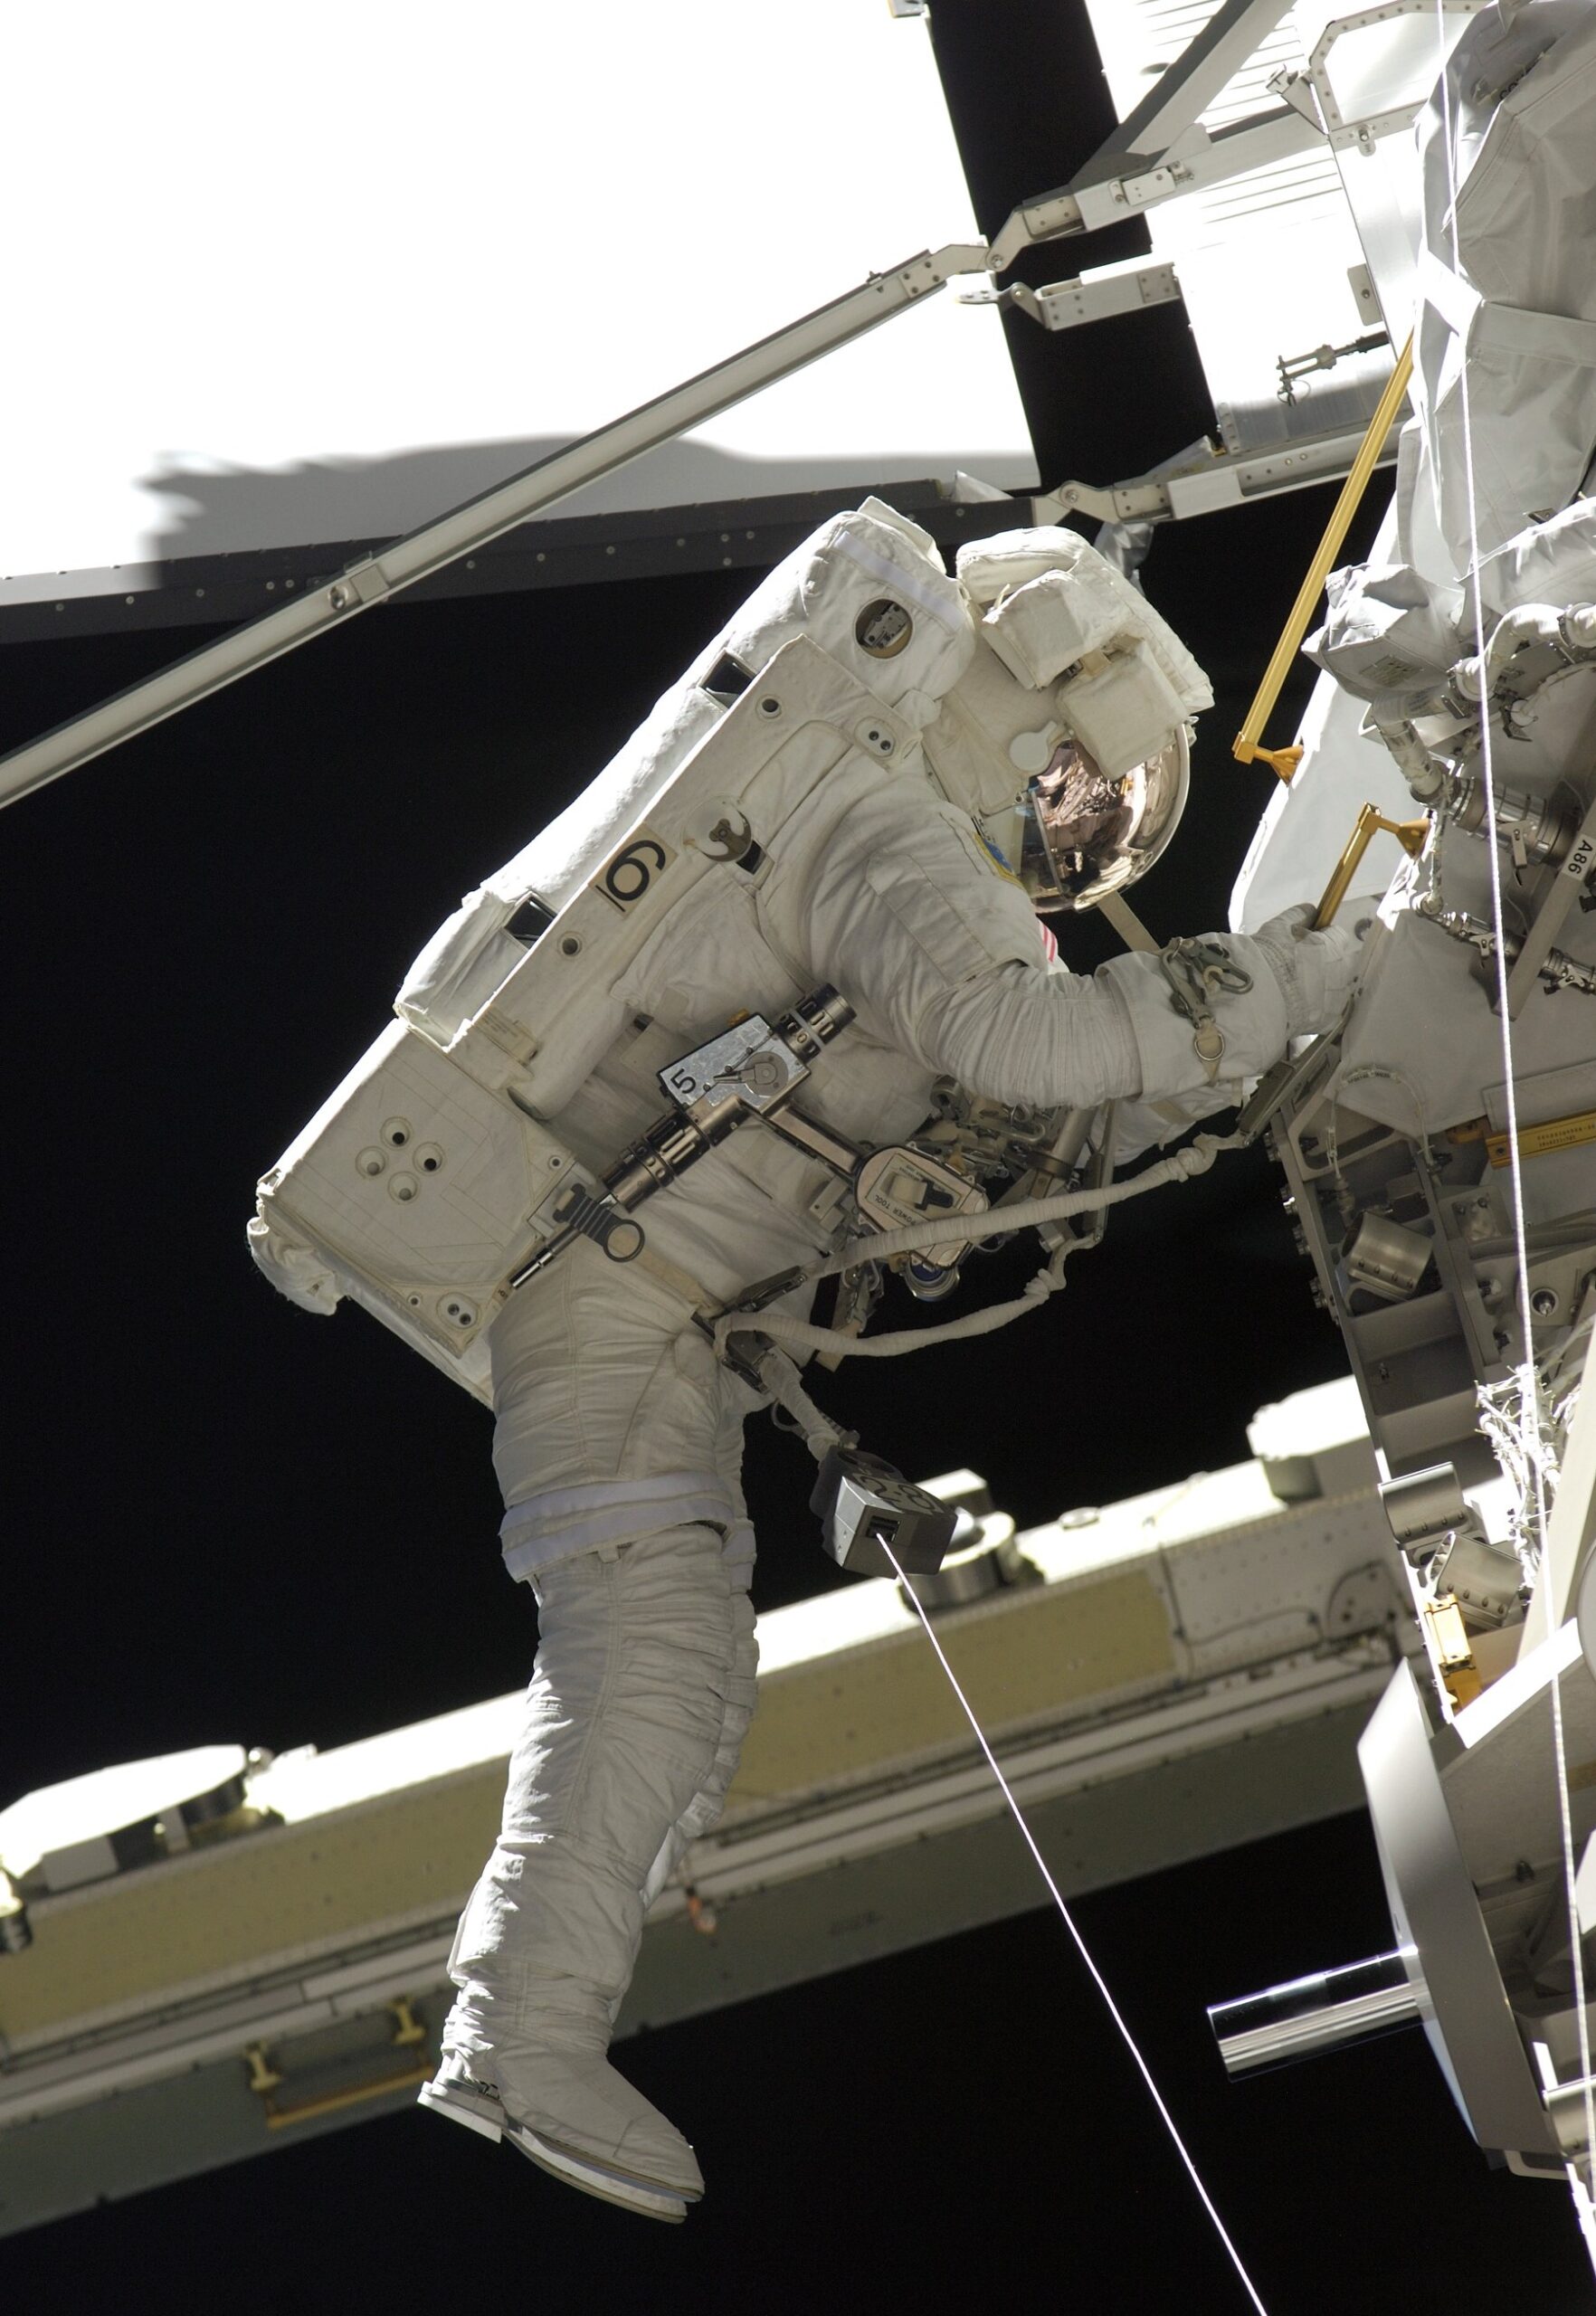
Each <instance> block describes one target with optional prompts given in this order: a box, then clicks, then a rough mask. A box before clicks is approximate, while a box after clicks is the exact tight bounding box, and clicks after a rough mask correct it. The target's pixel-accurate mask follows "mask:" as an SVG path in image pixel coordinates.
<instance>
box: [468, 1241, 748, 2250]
mask: <svg viewBox="0 0 1596 2316" xmlns="http://www.w3.org/2000/svg"><path fill="white" fill-rule="evenodd" d="M552 1284H553V1282H551V1285H552ZM683 1318H684V1315H683V1313H682V1312H681V1310H680V1307H679V1305H677V1304H676V1303H675V1302H674V1299H673V1298H671V1297H670V1296H667V1295H665V1294H663V1292H661V1291H658V1290H654V1291H651V1292H650V1293H640V1291H639V1284H638V1283H636V1282H626V1283H625V1284H624V1285H623V1286H622V1284H621V1283H619V1282H616V1281H615V1279H614V1275H613V1272H608V1273H605V1272H600V1273H599V1274H598V1275H597V1276H596V1277H594V1276H593V1275H592V1274H591V1271H590V1272H589V1274H588V1276H587V1277H586V1278H585V1279H584V1277H583V1276H582V1275H581V1273H580V1270H579V1267H578V1265H576V1264H573V1266H572V1276H571V1277H570V1278H569V1279H568V1280H567V1281H566V1282H565V1286H564V1290H563V1292H562V1293H561V1294H559V1295H556V1296H548V1297H547V1298H546V1300H545V1302H544V1303H543V1304H542V1305H540V1306H538V1307H537V1308H532V1307H530V1306H528V1308H527V1310H526V1311H525V1312H522V1313H519V1314H518V1315H517V1317H516V1319H515V1322H514V1324H512V1326H511V1327H510V1328H509V1329H508V1330H507V1339H506V1343H505V1346H504V1355H503V1356H502V1357H500V1356H499V1344H498V1343H496V1346H495V1352H496V1373H499V1374H500V1375H501V1376H502V1378H503V1389H502V1391H501V1394H500V1417H501V1435H502V1436H501V1439H500V1442H499V1450H500V1453H499V1461H500V1469H501V1475H503V1476H506V1477H507V1478H508V1480H509V1482H510V1486H511V1488H513V1486H514V1484H515V1477H516V1473H517V1470H518V1469H519V1470H520V1471H522V1472H525V1473H527V1474H531V1473H534V1472H535V1473H536V1476H537V1477H538V1478H539V1479H540V1480H543V1481H545V1482H546V1483H553V1485H545V1487H544V1488H543V1489H542V1491H541V1493H540V1494H539V1495H537V1496H536V1497H535V1498H533V1499H532V1510H533V1512H534V1513H535V1514H536V1513H537V1509H538V1506H539V1505H544V1506H550V1507H552V1509H551V1510H550V1511H549V1513H548V1515H547V1518H546V1520H545V1522H544V1523H543V1524H544V1528H545V1533H544V1534H543V1535H542V1537H541V1539H539V1540H537V1541H535V1542H534V1545H533V1547H532V1549H533V1550H534V1551H536V1550H537V1549H539V1546H541V1548H542V1549H545V1550H554V1551H559V1550H560V1548H561V1545H562V1542H568V1541H569V1539H570V1537H571V1536H573V1535H583V1536H585V1535H586V1534H589V1533H592V1532H593V1531H594V1529H595V1528H600V1527H603V1525H604V1524H605V1523H606V1521H607V1522H608V1523H609V1524H610V1525H611V1526H612V1527H614V1528H615V1529H617V1530H618V1533H615V1534H614V1535H613V1536H611V1537H610V1538H609V1539H608V1540H606V1541H604V1542H591V1543H586V1544H585V1545H584V1546H579V1547H578V1548H577V1549H576V1550H575V1551H568V1550H567V1551H565V1552H563V1555H562V1556H561V1557H558V1558H556V1559H554V1560H551V1561H544V1562H541V1563H539V1564H535V1565H533V1566H532V1567H530V1568H528V1569H527V1570H526V1571H524V1572H526V1573H527V1575H528V1576H529V1578H530V1580H531V1581H532V1582H533V1585H534V1588H535V1590H536V1592H537V1599H538V1604H539V1619H540V1629H541V1645H540V1647H539V1650H538V1656H537V1668H536V1671H535V1674H534V1678H533V1682H532V1685H531V1688H530V1690H529V1692H528V1696H527V1714H526V1719H525V1723H524V1726H523V1730H522V1733H521V1737H520V1740H519V1742H518V1745H517V1748H516V1751H515V1753H514V1755H513V1757H512V1760H511V1763H510V1774H509V1780H508V1790H507V1794H506V1800H505V1811H504V1820H503V1827H502V1831H501V1834H500V1837H499V1843H498V1844H497V1846H496V1847H495V1850H494V1853H493V1856H492V1857H491V1858H490V1860H489V1865H488V1867H487V1869H486V1871H485V1873H484V1875H483V1876H482V1879H481V1881H480V1883H479V1884H478V1887H477V1889H476V1891H475V1893H474V1894H473V1895H472V1898H471V1900H470V1904H469V1905H468V1907H467V1909H466V1913H465V1915H464V1916H463V1918H462V1920H461V1929H460V1933H459V1936H458V1938H457V1940H456V1944H455V1951H454V1955H453V1957H452V1958H451V1975H452V1977H453V1978H454V1979H455V1982H456V1984H457V1985H458V1986H459V1987H460V1989H461V1994H460V1998H459V1999H458V2001H457V2002H456V2004H455V2006H454V2009H453V2011H452V2012H451V2017H450V2021H449V2024H448V2026H447V2028H446V2030H445V2035H444V2063H443V2065H442V2067H441V2069H440V2072H439V2075H438V2077H437V2079H436V2080H435V2082H434V2083H433V2084H432V2085H431V2086H429V2089H428V2091H427V2092H425V2093H423V2100H424V2102H425V2103H427V2104H429V2105H432V2106H439V2107H442V2109H443V2111H444V2112H448V2113H450V2114H451V2115H453V2116H454V2117H455V2119H456V2120H459V2121H467V2122H471V2123H472V2124H473V2125H474V2127H475V2128H477V2129H479V2130H481V2131H485V2132H486V2133H487V2134H488V2135H489V2136H498V2135H499V2131H500V2130H501V2129H502V2131H504V2132H505V2133H506V2134H507V2135H508V2136H509V2137H510V2138H511V2139H512V2140H513V2141H514V2142H515V2144H517V2145H518V2146H519V2147H520V2148H521V2149H522V2150H523V2151H524V2152H526V2153H527V2154H529V2155H531V2156H532V2157H533V2159H535V2160H537V2161H539V2162H541V2163H543V2164H544V2165H545V2166H546V2168H547V2169H552V2170H555V2171H556V2172H557V2173H558V2174H559V2175H560V2176H562V2177H565V2178H567V2179H570V2180H571V2181H572V2183H573V2184H575V2185H578V2186H581V2187H584V2188H586V2189H587V2190H588V2191H589V2192H590V2193H594V2194H599V2195H604V2196H608V2197H611V2198H612V2199H613V2200H617V2201H621V2202H624V2203H628V2204H630V2205H632V2207H634V2208H637V2209H641V2210H644V2211H648V2212H651V2214H652V2215H653V2216H657V2217H661V2218H679V2217H680V2216H682V2213H683V2210H684V2208H685V2202H686V2200H687V2199H689V2198H690V2197H694V2196H696V2195H698V2193H700V2192H701V2190H702V2180H701V2178H700V2176H699V2173H698V2166H697V2164H696V2162H695V2161H694V2159H693V2155H692V2151H691V2150H690V2148H689V2146H688V2143H687V2141H686V2140H684V2139H682V2138H681V2136H680V2134H679V2132H677V2131H675V2129H674V2128H673V2126H672V2125H671V2124H670V2123H669V2122H668V2121H666V2119H665V2118H664V2117H663V2116H662V2115H660V2113H659V2112H657V2111H656V2110H655V2109H654V2108H652V2107H651V2105H650V2104H649V2102H647V2101H646V2100H644V2099H643V2098H642V2096H641V2093H638V2092H636V2091H634V2090H633V2089H632V2086H631V2085H630V2084H628V2083H625V2082H624V2080H623V2079H622V2077H621V2076H620V2075H619V2074H616V2073H615V2071H614V2070H613V2068H612V2067H611V2066H610V2065H609V2064H608V2063H607V2061H606V2059H605V2055H604V2054H605V2051H606V2049H607V2046H608V2043H609V2038H610V2032H611V2026H612V2024H613V2017H614V2015H615V2013H616V2011H617V2010H618V2009H619V2007H620V2004H621V2000H622V1997H623V1995H624V1993H625V1989H626V1986H627V1984H628V1981H629V1980H630V1978H631V1975H632V1966H633V1963H634V1961H635V1959H636V1952H637V1946H638V1941H639V1938H640V1936H641V1929H642V1922H643V1917H644V1914H645V1913H646V1911H647V1907H648V1905H649V1903H650V1902H651V1899H652V1897H653V1896H654V1895H655V1894H657V1892H658V1890H659V1889H660V1887H661V1886H662V1884H663V1882H664V1880H665V1879H666V1878H667V1877H668V1875H669V1874H670V1871H671V1869H672V1868H673V1866H674V1865H675V1864H676V1862H677V1860H678V1859H679V1856H680V1854H681V1851H682V1849H683V1848H684V1847H685V1846H686V1844H687V1843H688V1842H689V1841H690V1840H691V1839H693V1838H695V1837H696V1836H697V1835H698V1833H700V1832H702V1831H705V1830H707V1829H708V1827H709V1826H710V1825H712V1824H713V1823H714V1821H715V1819H716V1818H717V1816H718V1815H719V1810H720V1806H721V1803H722V1801H723V1799H724V1796H725V1792H726V1789H727V1786H728V1785H729V1783H730V1780H731V1778H732V1775H733V1773H734V1772H735V1770H736V1758H737V1752H738V1750H739V1748H740V1745H741V1741H742V1735H743V1732H744V1730H745V1729H746V1725H747V1722H748V1719H749V1717H750V1715H751V1713H752V1709H753V1704H754V1695H755V1679H754V1675H755V1664H756V1650H755V1643H754V1637H753V1613H752V1606H751V1603H750V1601H749V1599H748V1594H747V1583H748V1579H749V1576H750V1574H751V1572H752V1538H751V1535H750V1533H749V1531H748V1529H747V1525H746V1520H745V1519H744V1517H743V1512H742V1502H741V1496H740V1493H739V1492H738V1489H737V1484H736V1459H737V1457H738V1455H739V1452H740V1435H741V1425H742V1419H743V1414H744V1412H745V1411H746V1405H747V1400H746V1397H745V1396H739V1395H738V1393H737V1392H736V1391H734V1390H733V1389H732V1388H731V1386H730V1379H729V1378H727V1376H726V1374H725V1371H724V1370H722V1369H720V1368H719V1367H718V1366H717V1364H716V1362H715V1361H714V1359H713V1357H712V1356H711V1355H709V1353H708V1345H707V1344H706V1343H703V1342H702V1338H698V1341H697V1342H696V1343H694V1342H687V1343H682V1342H680V1341H679V1337H680V1334H681V1329H682V1325H683ZM528 1410H530V1419H527V1418H528ZM540 1442H541V1452H539V1447H540ZM684 1467H685V1469H686V1471H687V1473H688V1474H689V1476H693V1475H696V1476H697V1480H698V1489H699V1494H700V1496H702V1495H703V1493H704V1492H705V1491H710V1492H713V1493H714V1494H715V1495H717V1497H718V1504H719V1507H720V1508H721V1510H722V1511H723V1513H724V1517H723V1518H722V1519H719V1520H715V1521H713V1522H711V1521H709V1520H707V1519H700V1520H697V1521H694V1520H691V1519H689V1520H687V1521H683V1520H682V1519H681V1518H680V1516H679V1513H680V1509H681V1508H682V1507H683V1506H684V1504H689V1503H690V1502H691V1500H692V1491H691V1490H690V1489H689V1490H688V1491H687V1492H686V1493H685V1495H684V1489H683V1485H682V1481H681V1476H682V1474H683V1472H684ZM507 1492H509V1490H508V1489H507ZM618 1494H619V1495H621V1496H622V1498H623V1501H622V1504H620V1506H619V1507H617V1505H616V1503H615V1498H616V1496H617V1495H618ZM700 1508H706V1507H703V1506H700ZM707 1508H708V1509H711V1510H713V1509H715V1508H716V1507H715V1506H714V1505H709V1506H708V1507H707ZM673 1510H674V1511H675V1513H676V1517H674V1518H673V1517H672V1514H673ZM513 1517H514V1515H512V1520H513ZM562 1523H564V1530H563V1533H562ZM551 1530H552V1533H551V1532H550V1531H551ZM512 1533H518V1534H520V1535H521V1536H522V1537H523V1542H522V1543H520V1544H518V1546H517V1547H516V1550H517V1551H523V1550H525V1549H526V1546H525V1542H524V1536H525V1531H524V1530H519V1531H517V1530H513V1529H512ZM507 1558H512V1555H511V1552H510V1551H509V1550H508V1548H507ZM513 1564H514V1561H513V1559H512V1565H513Z"/></svg>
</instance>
